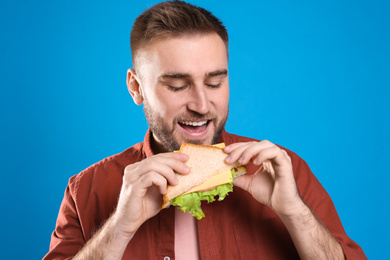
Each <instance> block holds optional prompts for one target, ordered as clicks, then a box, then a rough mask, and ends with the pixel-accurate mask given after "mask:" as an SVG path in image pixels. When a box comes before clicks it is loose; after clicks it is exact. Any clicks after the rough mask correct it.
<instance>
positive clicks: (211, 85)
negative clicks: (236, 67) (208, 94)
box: [206, 83, 221, 88]
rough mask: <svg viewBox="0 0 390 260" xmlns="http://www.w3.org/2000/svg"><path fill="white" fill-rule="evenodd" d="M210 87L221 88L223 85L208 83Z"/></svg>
mask: <svg viewBox="0 0 390 260" xmlns="http://www.w3.org/2000/svg"><path fill="white" fill-rule="evenodd" d="M206 86H208V87H209V88H219V87H220V86H221V83H218V84H206Z"/></svg>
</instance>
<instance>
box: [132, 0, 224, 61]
mask: <svg viewBox="0 0 390 260" xmlns="http://www.w3.org/2000/svg"><path fill="white" fill-rule="evenodd" d="M213 32H215V33H217V34H218V35H219V36H220V37H221V39H222V40H223V42H224V43H225V46H226V52H228V33H227V30H226V28H225V26H224V25H223V24H222V22H221V21H220V20H219V19H218V18H217V17H215V16H214V15H213V14H212V13H211V12H209V11H207V10H206V9H203V8H201V7H198V6H194V5H191V4H189V3H186V2H183V1H178V0H174V1H166V2H162V3H159V4H157V5H154V6H152V7H151V8H149V9H147V10H146V11H144V12H143V13H142V14H141V15H140V16H138V17H137V19H136V20H135V22H134V25H133V28H132V30H131V34H130V48H131V53H132V56H133V67H134V68H135V67H136V64H135V63H136V62H135V59H136V55H137V52H138V51H139V50H140V49H141V48H143V47H145V46H147V45H148V44H150V43H151V42H152V41H153V40H155V39H161V38H166V37H180V36H183V35H191V34H197V33H213Z"/></svg>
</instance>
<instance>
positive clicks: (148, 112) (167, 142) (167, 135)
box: [144, 100, 229, 152]
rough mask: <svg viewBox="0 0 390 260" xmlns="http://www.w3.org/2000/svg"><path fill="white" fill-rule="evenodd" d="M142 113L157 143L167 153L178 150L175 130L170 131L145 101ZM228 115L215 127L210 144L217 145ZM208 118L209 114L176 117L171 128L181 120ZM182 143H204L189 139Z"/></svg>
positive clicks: (190, 114)
mask: <svg viewBox="0 0 390 260" xmlns="http://www.w3.org/2000/svg"><path fill="white" fill-rule="evenodd" d="M144 112H145V117H146V120H147V121H148V124H149V127H150V130H151V132H152V133H153V135H154V136H156V137H157V139H158V141H160V142H161V145H162V146H163V147H164V149H165V150H166V151H168V152H172V151H177V150H180V146H181V143H179V140H176V139H175V137H174V131H175V128H174V127H172V129H170V128H169V126H168V125H167V124H166V123H165V122H164V118H162V117H161V116H159V114H158V113H157V112H156V111H155V110H154V109H153V108H152V107H151V106H150V105H149V103H148V102H147V100H144ZM228 114H229V113H227V114H226V116H225V117H224V118H222V120H221V122H220V123H219V124H218V125H215V130H214V136H213V139H212V140H211V142H212V143H211V144H216V143H218V139H219V136H220V135H221V133H222V131H223V129H224V128H225V124H226V121H227V117H228ZM208 118H210V115H209V114H207V115H202V114H199V113H196V112H190V113H189V114H187V115H186V116H185V118H184V117H183V116H181V117H176V118H175V119H174V122H173V126H175V125H177V124H178V122H179V121H181V120H183V119H191V120H202V119H208ZM212 118H215V117H212ZM214 124H215V121H214ZM183 141H184V142H187V143H193V144H203V142H204V140H199V139H195V140H193V139H191V140H183Z"/></svg>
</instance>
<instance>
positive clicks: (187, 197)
mask: <svg viewBox="0 0 390 260" xmlns="http://www.w3.org/2000/svg"><path fill="white" fill-rule="evenodd" d="M228 174H229V176H228V178H229V179H228V180H227V182H226V183H224V184H222V185H218V186H217V187H215V188H213V189H211V190H206V191H202V190H205V189H207V187H212V186H211V185H212V184H210V182H208V183H209V184H208V185H206V186H202V185H200V186H198V187H197V188H196V191H195V189H192V190H190V191H189V192H187V193H185V194H183V195H181V196H178V197H176V198H174V199H172V200H171V201H170V203H171V204H172V205H174V206H180V210H181V211H182V212H184V213H187V212H188V213H190V214H191V215H192V216H194V217H196V218H197V219H198V220H200V219H202V218H204V216H205V215H204V213H203V211H202V208H201V207H200V206H201V201H202V200H204V201H207V203H210V202H213V201H215V197H216V196H218V201H221V200H223V199H225V197H226V196H227V195H228V193H229V192H232V191H233V183H232V182H233V179H234V178H235V177H237V174H236V170H235V169H234V168H233V169H231V171H230V172H229V171H228ZM218 175H223V174H218ZM222 178H226V177H222ZM212 182H214V181H212Z"/></svg>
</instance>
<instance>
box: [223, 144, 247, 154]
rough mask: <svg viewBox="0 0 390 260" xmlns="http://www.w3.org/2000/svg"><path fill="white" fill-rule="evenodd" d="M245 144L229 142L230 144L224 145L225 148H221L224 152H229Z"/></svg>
mask: <svg viewBox="0 0 390 260" xmlns="http://www.w3.org/2000/svg"><path fill="white" fill-rule="evenodd" d="M245 144H246V143H245V142H240V143H234V144H230V145H228V146H226V147H225V148H223V150H224V152H225V153H230V152H231V151H233V150H235V149H236V148H237V147H240V146H242V145H245Z"/></svg>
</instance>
